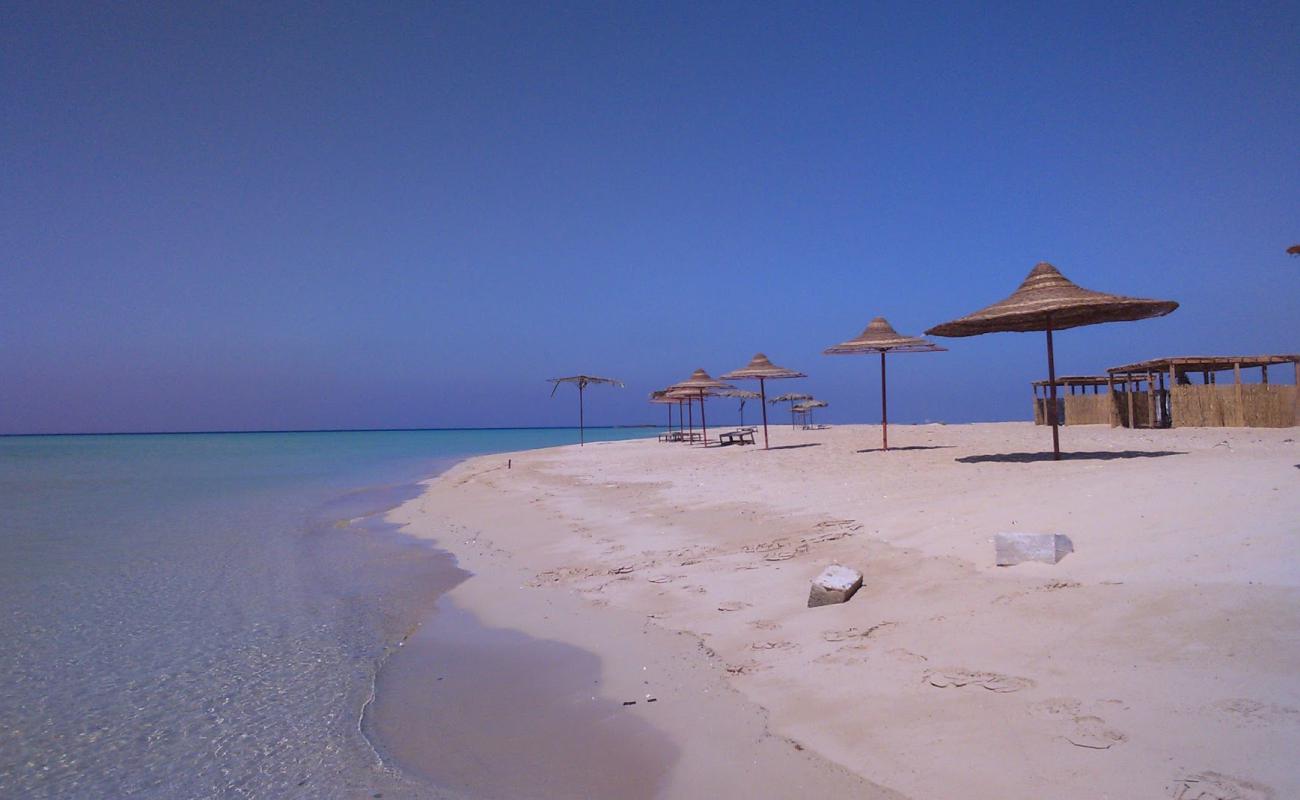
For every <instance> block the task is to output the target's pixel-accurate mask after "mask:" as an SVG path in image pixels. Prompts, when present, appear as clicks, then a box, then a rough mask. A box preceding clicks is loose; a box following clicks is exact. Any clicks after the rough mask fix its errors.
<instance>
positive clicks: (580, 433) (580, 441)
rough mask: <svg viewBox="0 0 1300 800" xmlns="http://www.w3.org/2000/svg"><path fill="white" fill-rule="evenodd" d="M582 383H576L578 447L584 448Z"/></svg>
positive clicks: (584, 423)
mask: <svg viewBox="0 0 1300 800" xmlns="http://www.w3.org/2000/svg"><path fill="white" fill-rule="evenodd" d="M582 390H583V385H582V381H578V446H579V447H585V446H586V444H587V435H586V433H585V430H586V422H585V421H584V420H583V413H582Z"/></svg>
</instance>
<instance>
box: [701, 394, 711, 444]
mask: <svg viewBox="0 0 1300 800" xmlns="http://www.w3.org/2000/svg"><path fill="white" fill-rule="evenodd" d="M700 438H701V439H702V440H703V441H704V446H705V447H708V446H709V423H707V422H705V421H704V390H703V389H701V390H700Z"/></svg>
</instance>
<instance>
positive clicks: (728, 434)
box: [718, 428, 756, 446]
mask: <svg viewBox="0 0 1300 800" xmlns="http://www.w3.org/2000/svg"><path fill="white" fill-rule="evenodd" d="M755 443H756V442H755V441H754V429H753V428H740V429H739V430H734V431H723V432H722V433H719V434H718V444H720V445H724V446H725V445H729V444H755Z"/></svg>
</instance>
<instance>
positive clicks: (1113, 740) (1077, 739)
mask: <svg viewBox="0 0 1300 800" xmlns="http://www.w3.org/2000/svg"><path fill="white" fill-rule="evenodd" d="M1073 722H1074V730H1072V731H1070V732H1069V733H1067V734H1065V740H1066V741H1067V742H1069V743H1070V744H1072V745H1074V746H1075V747H1085V748H1087V749H1089V750H1109V749H1110V748H1112V747H1114V746H1115V745H1117V744H1122V743H1124V742H1127V741H1128V736H1127V735H1125V734H1124V733H1122V732H1120V731H1117V730H1115V729H1114V728H1108V727H1106V720H1104V719H1102V718H1101V717H1075V718H1074V720H1073Z"/></svg>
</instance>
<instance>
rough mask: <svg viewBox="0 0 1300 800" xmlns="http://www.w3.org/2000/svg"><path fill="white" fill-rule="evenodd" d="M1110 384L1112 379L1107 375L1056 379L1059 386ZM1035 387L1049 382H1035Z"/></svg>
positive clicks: (1059, 376) (1073, 376)
mask: <svg viewBox="0 0 1300 800" xmlns="http://www.w3.org/2000/svg"><path fill="white" fill-rule="evenodd" d="M1108 383H1110V378H1108V377H1107V376H1105V375H1058V376H1057V377H1056V385H1057V386H1105V385H1107V384H1108ZM1031 385H1033V386H1046V385H1047V380H1046V379H1044V380H1041V381H1033V382H1032V384H1031Z"/></svg>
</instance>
